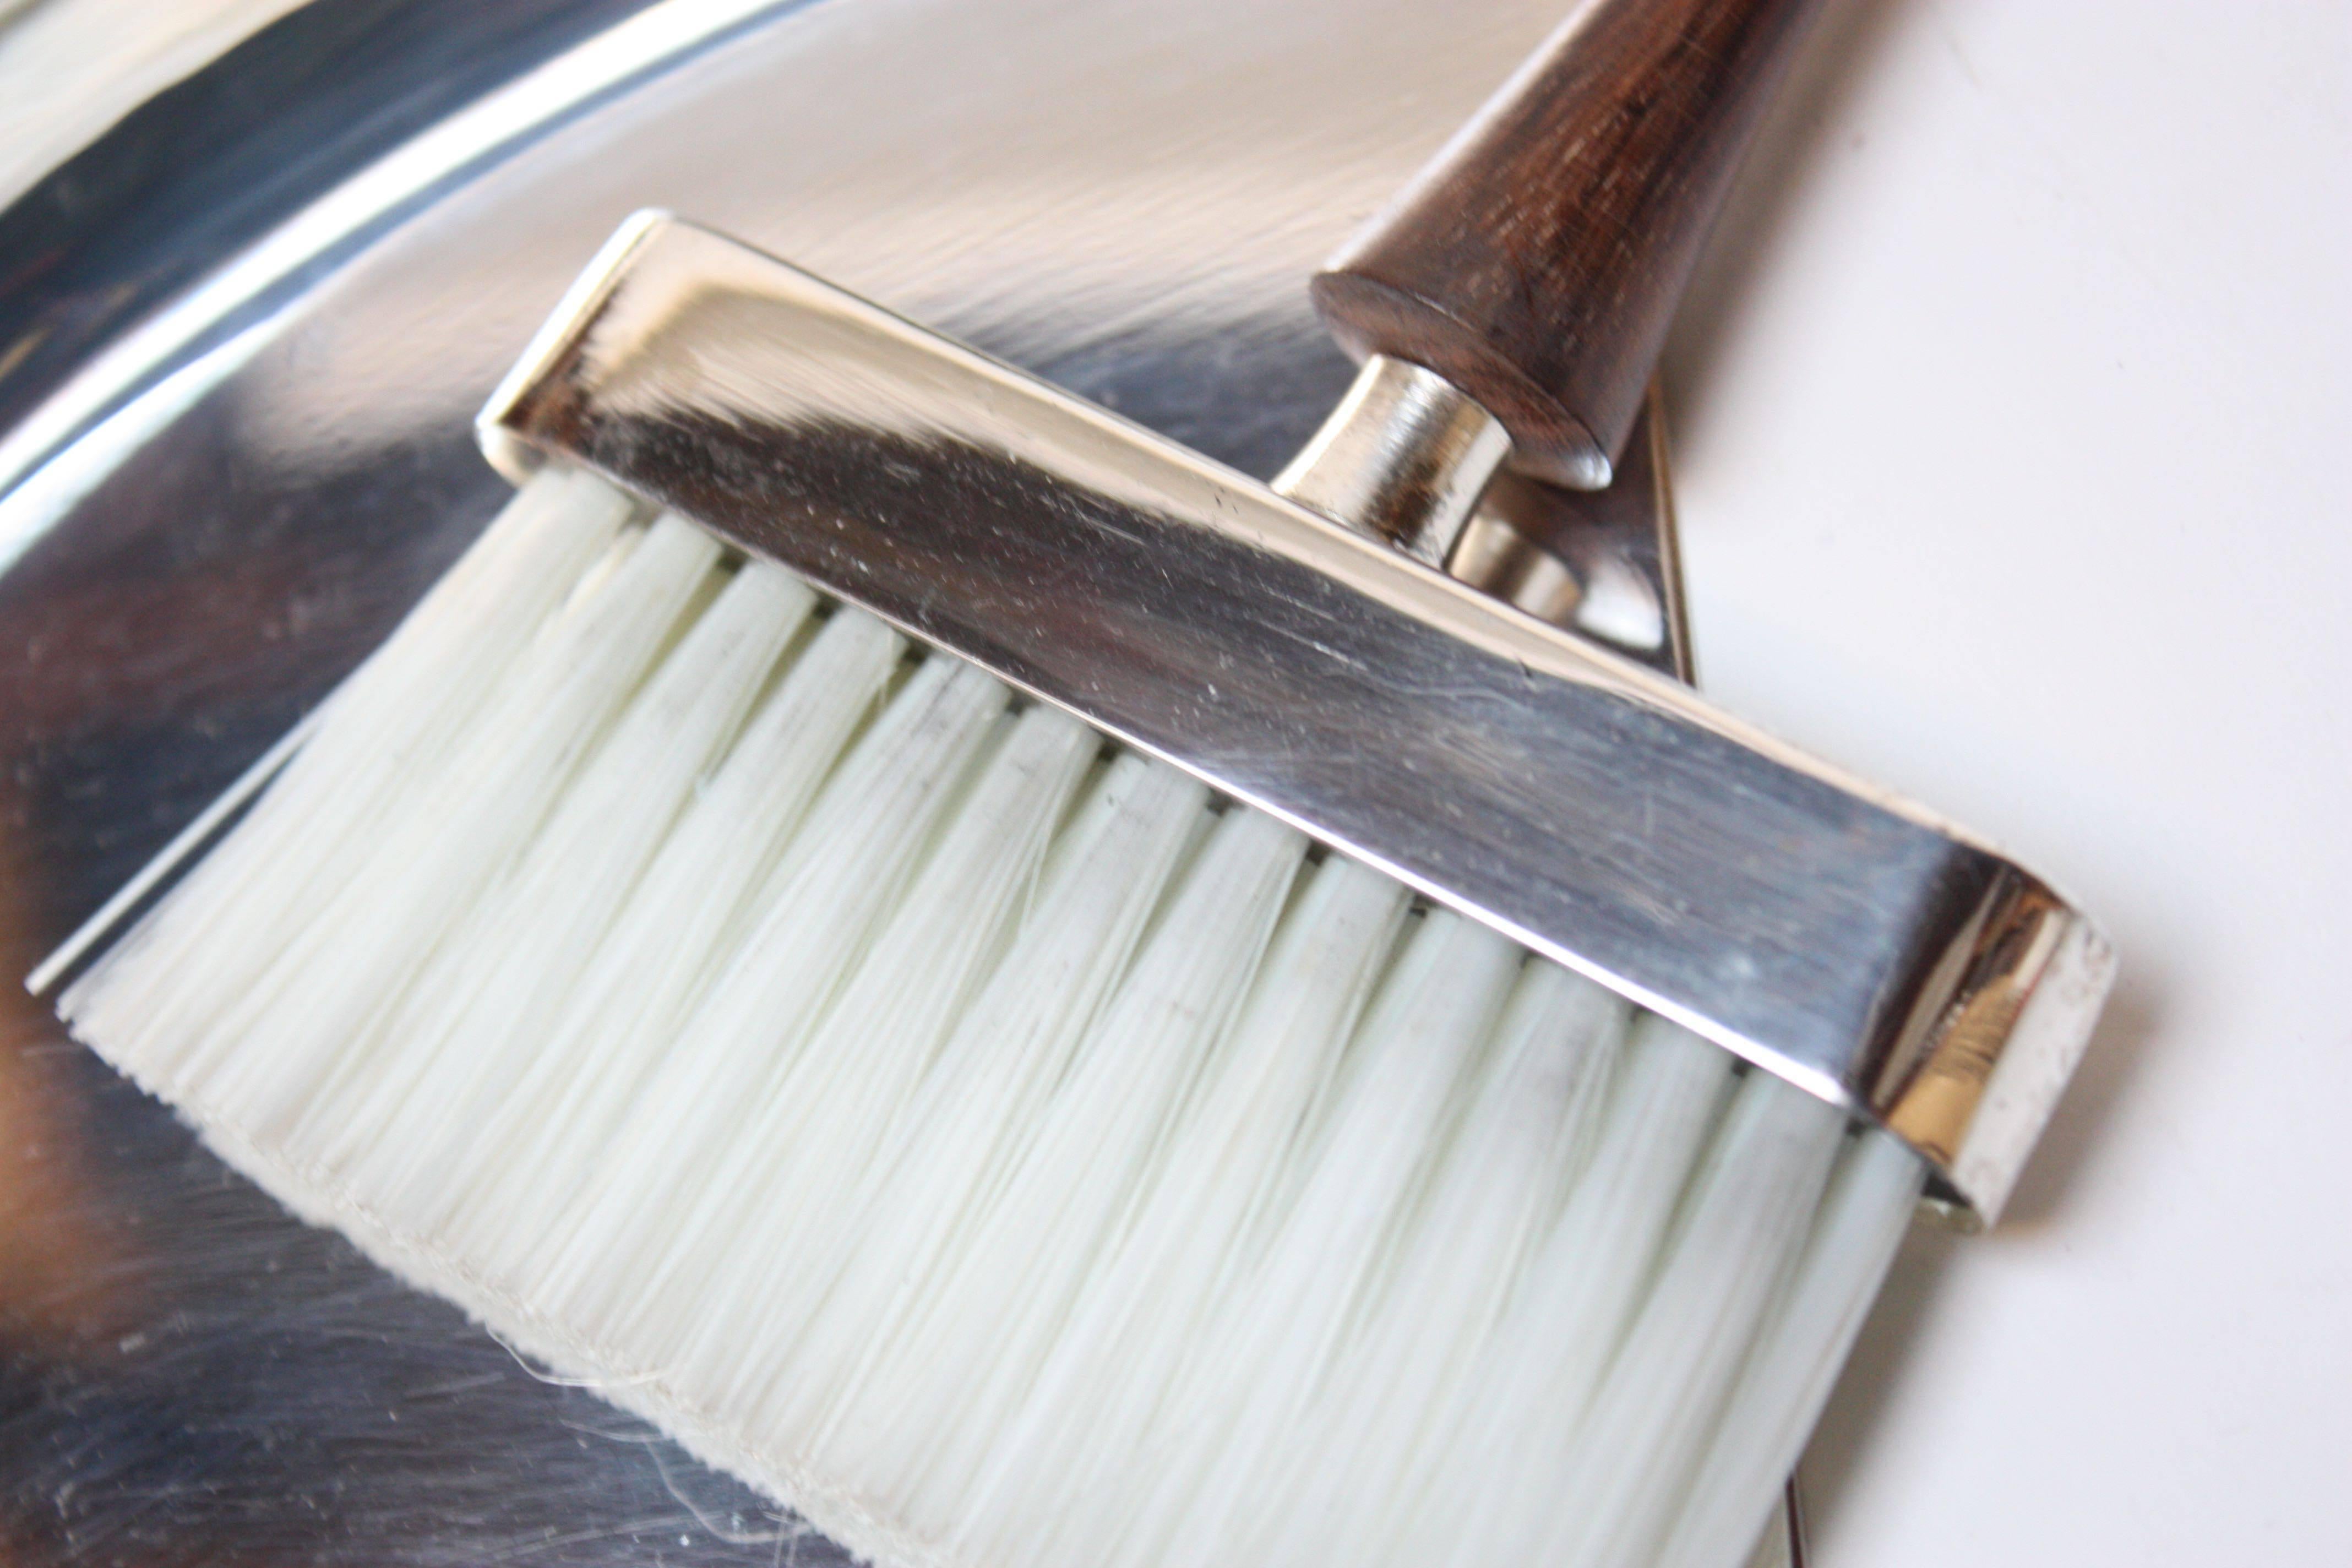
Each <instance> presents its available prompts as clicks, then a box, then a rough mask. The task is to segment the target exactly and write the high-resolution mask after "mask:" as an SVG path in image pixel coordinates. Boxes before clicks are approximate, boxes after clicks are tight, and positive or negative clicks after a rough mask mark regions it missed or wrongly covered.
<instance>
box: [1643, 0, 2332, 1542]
mask: <svg viewBox="0 0 2352 1568" xmlns="http://www.w3.org/2000/svg"><path fill="white" fill-rule="evenodd" d="M1825 35H1826V36H1825V37H1822V39H1821V40H1819V47H1816V49H1815V51H1814V54H1813V56H1812V58H1811V60H1810V61H1809V62H1808V67H1807V69H1806V76H1805V78H1804V79H1803V80H1801V81H1800V82H1798V83H1797V84H1796V90H1795V92H1794V94H1793V95H1792V101H1791V102H1790V104H1789V110H1790V112H1788V113H1787V114H1785V115H1784V116H1782V118H1781V121H1780V123H1779V124H1778V125H1776V126H1775V127H1774V128H1773V130H1772V132H1771V140H1770V142H1769V144H1768V145H1767V147H1766V149H1765V152H1764V156H1765V158H1766V160H1767V162H1766V163H1765V164H1764V165H1763V166H1762V167H1761V168H1760V169H1759V171H1758V172H1759V173H1760V174H1763V175H1764V176H1765V177H1764V178H1762V179H1760V180H1752V181H1751V182H1750V184H1749V186H1748V196H1749V198H1750V199H1749V200H1748V202H1747V204H1746V205H1745V207H1744V208H1743V209H1742V210H1741V211H1740V212H1738V213H1735V214H1734V215H1733V218H1732V220H1731V226H1729V227H1728V228H1727V230H1726V231H1725V232H1724V233H1723V234H1722V235H1721V236H1720V237H1719V240H1720V242H1719V243H1718V244H1717V246H1716V247H1715V248H1714V250H1713V252H1712V253H1711V255H1712V258H1713V259H1712V260H1711V263H1710V268H1711V270H1710V273H1709V276H1708V277H1707V278H1706V279H1703V280H1702V291H1701V293H1700V295H1699V296H1698V299H1697V300H1696V310H1694V311H1693V313H1692V315H1691V316H1689V317H1687V318H1685V322H1684V330H1683V331H1680V333H1679V334H1678V341H1677V343H1676V346H1675V350H1674V353H1673V355H1672V358H1671V360H1670V363H1669V366H1668V375H1669V381H1668V386H1669V390H1670V391H1671V392H1672V393H1674V394H1675V395H1676V397H1675V403H1676V412H1677V415H1678V417H1677V419H1676V421H1675V424H1676V435H1677V437H1678V442H1677V451H1676V457H1677V458H1678V460H1679V461H1678V475H1679V480H1680V500H1681V510H1682V521H1683V525H1684V531H1685V542H1686V546H1687V550H1688V558H1689V570H1690V574H1691V590H1692V599H1693V605H1692V612H1693V613H1692V622H1693V625H1694V626H1695V628H1696V643H1697V648H1698V657H1699V671H1700V676H1701V679H1703V680H1704V681H1705V682H1706V685H1707V686H1708V688H1709V689H1711V690H1712V691H1713V692H1714V693H1715V694H1716V695H1717V696H1718V697H1719V698H1721V699H1723V700H1725V701H1726V702H1727V703H1728V704H1729V705H1730V706H1731V707H1733V708H1734V709H1736V710H1739V711H1741V712H1743V713H1745V714H1747V715H1748V716H1750V717H1753V718H1755V719H1758V720H1759V721H1763V722H1764V723H1766V724H1767V725H1768V726H1769V727H1771V728H1773V729H1775V730H1777V731H1780V732H1781V733H1783V734H1785V735H1787V736H1789V737H1790V738H1791V739H1794V740H1797V741H1799V742H1803V743H1805V744H1807V745H1809V746H1811V747H1813V748H1815V749H1817V750H1819V751H1821V752H1824V753H1826V754H1828V755H1829V756H1831V757H1832V758H1835V759H1836V760H1837V761H1839V762H1841V763H1846V764H1848V765H1850V766H1852V767H1854V768H1856V769H1858V770H1860V771H1861V772H1863V773H1866V774H1869V775H1873V776H1875V777H1877V778H1880V779H1883V780H1885V781H1886V782H1888V783H1891V784H1895V785H1897V786H1898V787H1901V788H1903V789H1905V790H1906V791H1908V792H1910V793H1912V794H1914V795H1916V796H1918V797H1920V798H1923V799H1925V800H1927V801H1929V802H1931V803H1933V804H1934V805H1937V807H1938V808H1940V809H1943V810H1946V811H1948V812H1950V813H1951V814H1953V815H1954V816H1958V817H1959V818H1960V819H1961V820H1963V821H1965V822H1968V823H1969V824H1971V825H1972V826H1978V827H1979V828H1980V829H1982V830H1984V831H1986V832H1989V833H1990V834H1992V835H1993V836H1994V837H1997V838H1999V839H2000V840H2002V841H2003V842H2004V843H2005V844H2006V845H2007V846H2008V847H2011V848H2012V849H2014V850H2015V851H2017V852H2018V853H2020V854H2021V856H2023V857H2024V858H2027V860H2028V861H2029V863H2031V864H2032V865H2034V866H2036V867H2037V868H2041V869H2043V870H2044V871H2045V872H2047V873H2048V874H2049V875H2051V876H2052V877H2053V879H2055V880H2057V881H2058V882H2060V883H2061V884H2062V885H2063V886H2064V887H2065V888H2066V889H2068V890H2069V891H2071V892H2072V893H2074V895H2075V896H2076V897H2077V898H2079V899H2080V900H2082V901H2083V902H2084V904H2085V905H2086V906H2087V907H2088V908H2090V909H2091V910H2093V911H2095V913H2096V914H2097V915H2099V916H2100V917H2102V918H2103V919H2104V921H2105V922H2106V924H2107V926H2108V928H2109V930H2110V931H2111V932H2112V933H2113V935H2114V937H2115V939H2116V944H2117V946H2118V948H2119V949H2120V951H2121V953H2122V959H2123V979H2122V982H2121V985H2120V988H2119V990H2118V992H2117V994H2116V999H2115V1002H2114V1004H2113V1005H2112V1008H2111V1012H2110V1016H2109V1018H2108V1020H2107V1022H2106V1025H2105V1027H2104V1028H2103V1029H2102V1031H2101V1033H2100V1035H2099V1037H2097V1039H2096V1040H2095V1042H2094V1044H2093V1047H2092V1051H2091V1055H2090V1058H2089V1059H2088V1060H2087V1062H2086V1063H2085V1065H2084V1069H2083V1071H2082V1074H2081V1077H2080V1078H2079V1079H2078V1080H2077V1082H2076V1084H2075V1086H2074V1091H2073V1094H2072V1097H2071V1099H2070V1100H2068V1101H2067V1102H2066V1104H2065V1105H2064V1106H2063V1107H2062V1109H2061V1110H2060V1112H2059V1115H2058V1119H2057V1121H2056V1122H2055V1124H2054V1125H2053V1128H2052V1130H2051V1132H2050V1134H2049V1137H2048V1139H2047V1140H2046V1142H2045V1143H2044V1145H2043V1147H2042V1150H2041V1152H2039V1154H2038V1155H2037V1157H2036V1159H2035V1162H2034V1164H2033V1166H2032V1169H2031V1170H2030V1171H2029V1173H2028V1174H2027V1176H2026V1178H2025V1181H2024V1183H2023V1185H2022V1186H2021V1189H2020V1191H2019V1194H2018V1196H2017V1199H2016V1202H2015V1204H2014V1206H2013V1209H2012V1213H2011V1218H2010V1219H2009V1221H2008V1223H2007V1224H2006V1225H2005V1226H2003V1227H2002V1228H2001V1229H2000V1231H1999V1232H1998V1233H1996V1234H1994V1235H1992V1236H1990V1237H1983V1238H1980V1239H1977V1240H1973V1241H1967V1242H1958V1243H1952V1242H1948V1241H1947V1242H1942V1243H1938V1242H1936V1241H1934V1240H1927V1241H1923V1242H1921V1243H1919V1244H1916V1245H1914V1246H1913V1247H1911V1248H1910V1250H1909V1252H1908V1253H1907V1254H1906V1258H1905V1259H1904V1261H1903V1263H1901V1264H1900V1265H1898V1273H1897V1275H1896V1278H1895V1281H1894V1284H1893V1286H1892V1288H1891V1290H1890V1295H1889V1298H1888V1300H1886V1301H1885V1303H1884V1304H1883V1305H1882V1308H1881V1310H1880V1313H1879V1316H1878V1318H1877V1319H1876V1320H1875V1321H1874V1324H1873V1327H1872V1329H1871V1331H1870V1332H1869V1335H1868V1337H1867V1338H1866V1339H1865V1341H1864V1344H1863V1346H1862V1349H1861V1351H1860V1352H1859V1355H1858V1358H1857V1361H1856V1363H1855V1364H1854V1366H1853V1368H1852V1369H1851V1370H1850V1372H1849V1374H1848V1377H1847V1379H1846V1382H1845V1384H1844V1385H1843V1387H1842V1389H1841V1391H1840V1394H1839V1395H1838V1398H1837V1402H1836V1404H1835V1405H1834V1406H1833V1410H1832V1417H1831V1419H1830V1422H1829V1424H1828V1426H1826V1427H1825V1429H1824V1431H1823V1432H1822V1436H1821V1438H1820V1439H1819V1441H1818V1442H1817V1444H1816V1447H1815V1452H1814V1456H1813V1458H1812V1460H1811V1467H1810V1475H1811V1481H1812V1483H1813V1487H1814V1490H1815V1492H1816V1496H1817V1505H1818V1506H1817V1510H1816V1513H1817V1518H1816V1525H1817V1530H1816V1537H1815V1540H1816V1545H1817V1547H1818V1549H1819V1550H1818V1552H1817V1555H1818V1557H1819V1560H1820V1562H1821V1563H1822V1564H1824V1565H1826V1568H1864V1565H1867V1568H1944V1565H1953V1568H1958V1565H1960V1564H1969V1565H1971V1568H1980V1565H1982V1564H1987V1563H2000V1564H2031V1563H2080V1564H2095V1563H2096V1564H2104V1563H2130V1564H2136V1565H2138V1568H2170V1565H2175V1564H2178V1565H2180V1568H2189V1565H2190V1564H2195V1565H2197V1568H2209V1565H2210V1564H2214V1563H2268V1564H2295V1565H2300V1564H2312V1565H2315V1568H2316V1565H2327V1564H2344V1563H2352V1219H2347V1214H2346V1210H2345V1205H2344V1201H2343V1199H2342V1197H2341V1195H2340V1194H2341V1192H2342V1190H2343V1187H2344V1184H2345V1181H2346V1149H2345V1139H2344V1136H2343V1133H2344V1129H2345V1126H2346V1108H2347V1105H2352V1018H2347V1010H2346V1006H2345V994H2346V984H2345V981H2346V976H2347V971H2352V921H2348V920H2347V915H2346V912H2345V911H2346V908H2347V894H2352V830H2347V826H2346V811H2347V805H2352V799H2347V796H2352V741H2347V735H2352V722H2347V717H2346V714H2347V703H2352V690H2347V688H2352V397H2347V381H2352V330H2348V329H2352V7H2347V6H2346V5H2342V4H2340V3H2338V0H2307V3H2302V4H2295V3H2290V0H2170V3H2156V0H2108V3H2095V0H1877V3H1876V4H1870V3H1864V4H1844V5H1836V6H1834V7H1833V8H1832V11H1831V13H1830V16H1829V20H1828V23H1827V24H1826V27H1825Z"/></svg>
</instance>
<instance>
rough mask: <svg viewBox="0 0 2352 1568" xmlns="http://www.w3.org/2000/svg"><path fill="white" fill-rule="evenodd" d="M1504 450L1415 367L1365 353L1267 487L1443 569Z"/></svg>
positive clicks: (1436, 379)
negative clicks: (1310, 435) (1344, 391)
mask: <svg viewBox="0 0 2352 1568" xmlns="http://www.w3.org/2000/svg"><path fill="white" fill-rule="evenodd" d="M1510 453H1511V437H1510V436H1509V434H1508V433H1507V431H1505V430H1504V428H1503V426H1502V424H1501V422H1500V421H1498V420H1496V417H1495V416H1493V415H1491V414H1489V413H1487V412H1486V410H1485V409H1483V408H1481V407H1479V406H1478V405H1476V404H1475V403H1473V402H1472V401H1471V400H1470V399H1469V398H1468V397H1466V396H1465V395H1463V393H1462V391H1461V389H1460V388H1458V387H1456V386H1454V384H1453V383H1451V382H1449V381H1447V380H1446V379H1445V378H1444V376H1442V375H1439V374H1437V373H1436V372H1435V371H1433V370H1424V369H1423V368H1422V367H1421V366H1420V365H1417V364H1407V363H1405V362H1404V361H1402V360H1395V359H1391V358H1389V356H1388V355H1386V354H1373V355H1372V356H1371V357H1370V358H1369V359H1367V360H1365V361H1364V363H1363V365H1362V366H1361V367H1360V369H1359V370H1358V371H1357V373H1356V379H1355V381H1354V382H1353V383H1352V384H1350V385H1349V388H1348V395H1346V396H1345V397H1342V398H1341V399H1340V400H1339V407H1337V408H1335V409H1333V410H1332V411H1331V417H1330V418H1328V419H1327V420H1325V421H1324V422H1323V428H1321V429H1320V430H1318V431H1317V432H1315V437H1314V439H1312V440H1310V441H1308V442H1307V445H1306V446H1305V447H1302V448H1301V449H1300V451H1299V453H1298V456H1297V457H1296V458H1292V459H1291V460H1290V461H1289V462H1288V463H1287V464H1286V465H1285V466H1284V468H1283V470H1282V472H1280V473H1278V474H1276V475H1275V477H1274V489H1275V490H1276V493H1277V494H1280V495H1285V496H1288V497H1289V498H1290V499H1291V500H1295V501H1297V503H1298V504H1299V505H1301V506H1303V507H1305V508H1306V509H1307V510H1309V511H1313V512H1318V513H1320V514H1321V515H1323V516H1325V517H1328V518H1329V519H1331V520H1332V521H1335V522H1340V523H1344V524H1346V525H1347V526H1348V527H1349V528H1352V529H1354V530H1355V531H1357V532H1359V533H1361V534H1363V535H1364V536H1365V537H1367V538H1370V539H1377V540H1379V541H1380V542H1382V543H1383V544H1387V545H1390V546H1391V547H1393V548H1395V549H1398V550H1402V551H1403V552H1405V553H1406V554H1407V555H1410V556H1412V558H1413V559H1414V560H1416V561H1419V562H1421V563H1423V564H1425V565H1430V566H1440V567H1442V566H1444V564H1445V561H1446V557H1447V556H1449V555H1451V554H1453V553H1454V542H1455V541H1456V540H1458V539H1460V538H1461V537H1462V531H1463V529H1464V528H1465V527H1466V526H1467V525H1468V524H1469V521H1470V513H1471V510H1472V509H1473V508H1475V507H1476V506H1477V504H1478V498H1479V497H1480V496H1482V495H1484V494H1485V493H1486V482H1487V481H1488V480H1489V479H1493V478H1494V477H1495V470H1496V468H1500V467H1501V466H1502V463H1503V459H1504V458H1507V457H1509V456H1510Z"/></svg>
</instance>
